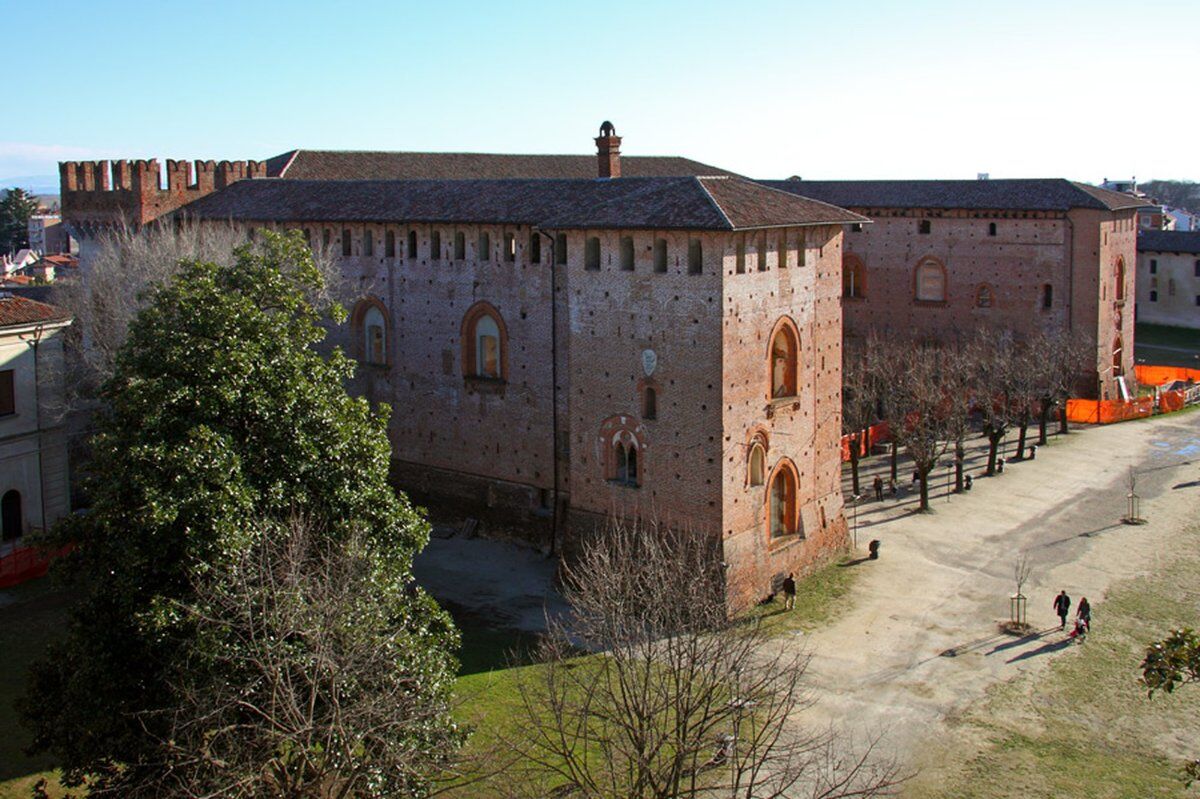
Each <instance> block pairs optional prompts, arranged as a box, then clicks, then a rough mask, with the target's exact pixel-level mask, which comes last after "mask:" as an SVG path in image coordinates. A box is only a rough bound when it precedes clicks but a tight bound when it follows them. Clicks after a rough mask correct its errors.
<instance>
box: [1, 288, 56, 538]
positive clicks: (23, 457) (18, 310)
mask: <svg viewBox="0 0 1200 799" xmlns="http://www.w3.org/2000/svg"><path fill="white" fill-rule="evenodd" d="M70 323H71V319H70V318H69V316H68V315H67V314H66V312H64V311H63V310H61V309H59V308H56V307H54V306H52V305H47V304H45V303H41V302H37V301H35V300H30V299H26V298H24V297H17V296H12V295H9V294H3V293H0V539H2V541H3V545H4V546H7V545H10V544H11V543H12V542H14V541H16V540H17V539H19V538H21V537H22V536H24V535H25V534H26V533H28V532H30V531H32V530H34V529H38V528H42V527H45V526H47V525H49V524H53V523H54V522H55V521H56V520H57V519H58V518H59V517H61V516H63V515H64V514H66V513H67V512H68V511H69V510H70V491H69V482H68V481H69V478H68V469H67V441H66V435H65V433H64V430H63V426H62V421H61V413H60V411H61V408H62V404H63V344H62V331H63V329H64V328H66V327H67V326H68V325H69V324H70Z"/></svg>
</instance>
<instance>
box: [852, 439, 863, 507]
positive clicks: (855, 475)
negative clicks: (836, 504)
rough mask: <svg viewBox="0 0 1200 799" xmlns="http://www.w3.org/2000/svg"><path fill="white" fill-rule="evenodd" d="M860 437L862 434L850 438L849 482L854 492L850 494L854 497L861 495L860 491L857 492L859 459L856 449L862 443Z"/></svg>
mask: <svg viewBox="0 0 1200 799" xmlns="http://www.w3.org/2000/svg"><path fill="white" fill-rule="evenodd" d="M861 435H862V434H861V433H860V434H858V435H852V436H850V481H851V484H852V485H853V486H854V490H853V492H852V493H854V494H855V495H861V494H862V491H861V490H859V487H858V461H859V458H860V457H861V456H860V455H859V449H858V448H859V446H860V445H861V444H862V441H861V438H860V436H861Z"/></svg>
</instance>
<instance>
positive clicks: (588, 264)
mask: <svg viewBox="0 0 1200 799" xmlns="http://www.w3.org/2000/svg"><path fill="white" fill-rule="evenodd" d="M583 268H584V269H590V270H592V271H596V270H598V269H599V268H600V239H599V237H597V236H589V237H588V240H587V244H586V245H585V246H584V248H583Z"/></svg>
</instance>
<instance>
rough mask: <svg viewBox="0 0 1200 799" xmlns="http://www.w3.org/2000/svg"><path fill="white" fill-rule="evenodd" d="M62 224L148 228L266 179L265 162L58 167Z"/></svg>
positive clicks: (86, 163) (66, 163) (65, 163)
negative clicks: (234, 186)
mask: <svg viewBox="0 0 1200 799" xmlns="http://www.w3.org/2000/svg"><path fill="white" fill-rule="evenodd" d="M58 170H59V178H60V185H61V194H62V214H63V220H64V221H66V222H69V223H71V222H73V223H101V224H114V223H123V224H129V225H134V226H139V225H144V224H146V223H148V222H151V221H153V220H154V219H157V218H158V217H160V216H163V215H164V214H168V213H170V212H171V211H174V210H175V209H176V208H180V207H182V206H184V205H187V204H188V203H190V202H193V201H195V200H198V199H200V198H201V197H203V196H205V195H206V194H211V193H212V192H214V191H218V190H220V189H223V188H225V187H226V186H228V185H230V184H231V183H235V182H237V181H239V180H247V179H250V178H264V177H266V176H267V165H266V163H264V162H262V161H220V162H217V161H195V162H191V161H186V160H183V159H178V160H177V159H174V158H168V159H167V162H166V170H165V171H164V170H162V169H160V167H159V162H158V159H155V158H151V159H149V160H146V159H142V160H122V161H111V162H110V161H63V162H61V163H60V164H59V165H58Z"/></svg>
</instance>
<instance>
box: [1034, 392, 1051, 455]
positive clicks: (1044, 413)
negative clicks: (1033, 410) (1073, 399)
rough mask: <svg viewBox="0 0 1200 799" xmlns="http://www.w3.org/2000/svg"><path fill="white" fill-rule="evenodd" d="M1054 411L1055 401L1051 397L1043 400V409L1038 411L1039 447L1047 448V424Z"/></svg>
mask: <svg viewBox="0 0 1200 799" xmlns="http://www.w3.org/2000/svg"><path fill="white" fill-rule="evenodd" d="M1053 409H1054V401H1053V400H1051V399H1050V398H1049V397H1044V398H1043V399H1042V407H1040V408H1039V409H1038V446H1039V447H1044V446H1046V423H1047V422H1048V421H1049V419H1050V412H1051V411H1052V410H1053Z"/></svg>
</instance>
